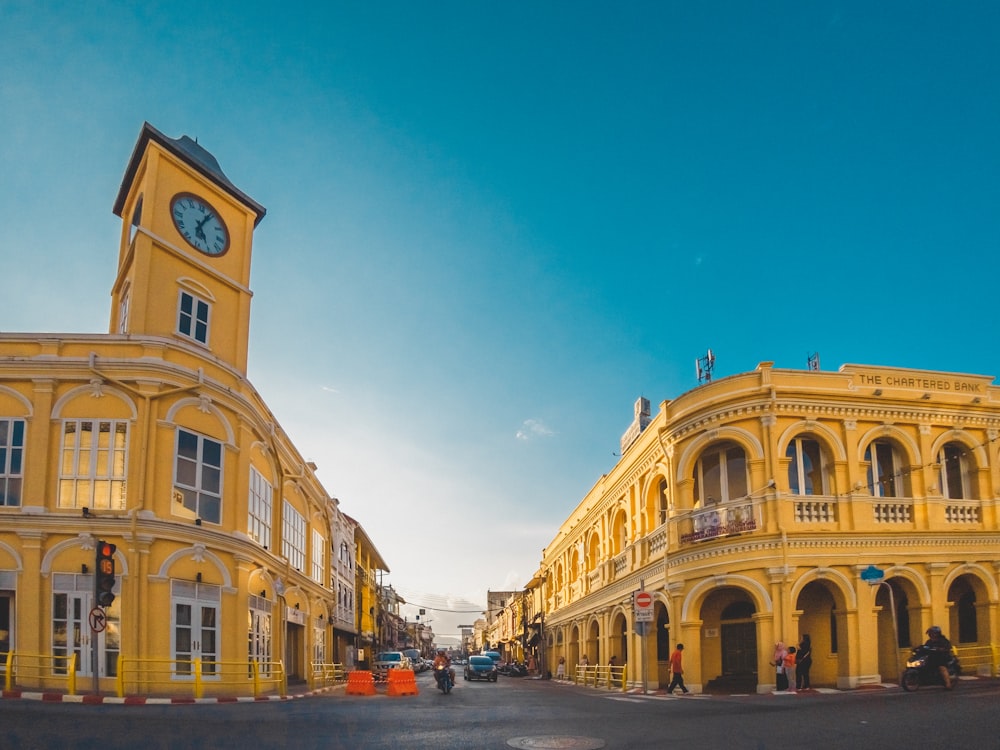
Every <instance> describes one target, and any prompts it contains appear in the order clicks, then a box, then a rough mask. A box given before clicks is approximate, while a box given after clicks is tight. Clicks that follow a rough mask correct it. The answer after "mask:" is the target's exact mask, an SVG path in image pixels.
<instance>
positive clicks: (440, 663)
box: [434, 648, 456, 685]
mask: <svg viewBox="0 0 1000 750" xmlns="http://www.w3.org/2000/svg"><path fill="white" fill-rule="evenodd" d="M438 667H444V668H445V669H447V670H448V677H449V678H450V679H451V684H452V685H454V684H456V683H455V670H454V669H452V668H451V659H449V658H448V654H446V653H445V652H444V649H443V648H439V649H438V652H437V654H436V655H435V657H434V669H437V668H438Z"/></svg>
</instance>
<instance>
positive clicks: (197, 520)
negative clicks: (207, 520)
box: [194, 518, 201, 526]
mask: <svg viewBox="0 0 1000 750" xmlns="http://www.w3.org/2000/svg"><path fill="white" fill-rule="evenodd" d="M194 525H195V526H201V519H200V518H196V519H194Z"/></svg>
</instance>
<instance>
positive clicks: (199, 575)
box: [194, 573, 201, 583]
mask: <svg viewBox="0 0 1000 750" xmlns="http://www.w3.org/2000/svg"><path fill="white" fill-rule="evenodd" d="M194 580H196V581H197V582H198V583H201V573H198V575H196V576H195V577H194Z"/></svg>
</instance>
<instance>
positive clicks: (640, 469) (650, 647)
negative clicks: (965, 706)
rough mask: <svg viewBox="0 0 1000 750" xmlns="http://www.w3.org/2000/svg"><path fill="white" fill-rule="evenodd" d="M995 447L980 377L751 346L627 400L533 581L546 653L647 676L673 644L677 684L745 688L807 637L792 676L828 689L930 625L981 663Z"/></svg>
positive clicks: (761, 683)
mask: <svg viewBox="0 0 1000 750" xmlns="http://www.w3.org/2000/svg"><path fill="white" fill-rule="evenodd" d="M998 449H1000V389H998V388H997V387H996V386H994V385H993V378H992V377H984V376H980V375H967V374H955V373H947V372H929V371H922V370H906V369H899V368H892V367H871V366H860V365H844V366H842V367H841V368H840V369H839V370H838V371H836V372H824V371H819V370H812V369H810V370H785V369H777V368H775V367H773V364H772V363H770V362H763V363H761V364H760V365H759V366H758V367H757V368H756V370H754V371H752V372H747V373H743V374H739V375H734V376H731V377H726V378H722V379H719V380H717V381H715V382H708V383H705V384H703V385H700V386H699V387H697V388H695V389H694V390H692V391H689V392H687V393H684V394H682V395H681V396H679V397H678V398H676V399H674V400H672V401H664V402H663V403H662V404H661V405H660V409H659V412H658V413H657V414H656V415H655V416H651V415H650V410H649V404H648V402H646V401H645V400H644V399H640V400H639V402H637V404H636V409H635V421H634V423H633V425H632V427H630V428H629V430H628V432H627V433H626V434H625V437H624V438H623V440H622V456H621V459H620V461H619V462H618V464H617V465H616V466H615V467H614V468H613V469H612V470H611V471H610V472H609V473H608V474H606V475H604V476H602V477H601V478H600V479H599V480H598V482H597V483H596V485H595V486H594V487H593V489H592V490H591V491H590V492H589V493H588V494H587V495H586V497H584V498H583V500H582V501H581V502H580V503H579V505H578V506H577V507H576V508H575V509H574V510H573V512H572V513H571V514H570V515H569V517H568V518H567V519H566V521H565V522H564V523H563V525H562V528H560V529H559V532H558V533H557V534H556V536H555V538H554V539H553V540H552V542H551V543H550V544H549V545H548V546H547V547H546V549H545V550H544V553H543V558H542V562H541V566H540V568H539V571H538V573H537V575H536V576H535V577H534V579H533V583H532V585H531V588H532V589H536V588H537V589H538V590H539V591H540V598H541V601H542V608H543V613H542V614H543V617H544V637H545V646H546V648H545V654H546V656H545V661H546V663H547V668H548V669H551V670H553V671H554V667H553V665H554V664H555V663H556V662H557V660H558V659H559V657H565V659H566V661H567V664H568V665H569V666H570V668H571V669H572V666H573V665H575V664H577V663H578V662H579V661H580V659H581V657H583V656H584V655H586V656H587V657H588V659H589V661H590V663H591V664H595V663H605V662H606V661H607V659H608V657H609V656H610V655H617V656H618V658H619V661H622V660H624V661H627V662H628V664H629V669H628V678H629V680H630V682H632V683H633V684H635V683H637V682H639V680H641V679H642V678H643V676H644V675H645V676H646V677H647V679H648V681H649V684H650V685H652V686H654V687H655V686H656V685H657V684H659V685H661V686H663V685H665V684H666V681H667V680H668V679H669V678H668V675H667V660H668V658H669V654H670V651H671V649H672V648H673V646H674V644H676V643H677V642H682V643H684V645H685V647H686V650H685V681H686V682H687V685H688V686H689V687H690V688H693V689H694V690H696V691H697V690H705V689H710V688H711V686H713V685H725V684H730V685H736V684H739V685H740V686H742V687H747V688H749V689H753V690H757V691H760V692H764V691H769V690H772V689H774V687H775V682H776V680H775V670H774V668H773V667H772V666H771V665H770V661H771V659H772V658H773V652H774V646H775V643H776V642H778V641H782V642H784V643H786V644H789V645H792V644H796V643H797V642H798V641H799V639H800V638H801V637H802V636H803V635H804V634H809V635H810V636H811V640H812V650H813V657H814V659H813V667H812V680H811V682H812V684H813V685H814V686H829V687H841V688H846V687H854V686H858V685H863V684H866V683H874V682H879V681H883V680H887V681H895V680H896V679H898V673H899V663H900V659H901V658H905V655H906V653H908V648H909V647H910V646H911V645H915V644H917V643H920V642H922V641H923V640H924V637H925V636H924V631H925V630H926V629H927V628H928V627H929V626H930V625H934V624H936V625H940V626H941V627H942V628H943V629H944V631H945V634H946V635H947V636H948V637H949V638H950V639H951V640H952V642H953V643H954V644H955V645H956V646H958V647H959V648H960V649H961V650H962V652H963V653H964V654H965V656H966V660H967V666H968V667H970V668H971V669H986V668H988V662H990V660H991V657H990V655H989V654H990V645H991V644H996V643H998V642H1000V584H998V574H1000V518H998V508H997V498H998V492H1000V457H998ZM640 590H643V591H645V592H648V593H649V594H650V595H651V609H652V613H651V614H652V622H650V623H648V624H646V623H641V622H638V621H637V616H636V607H635V606H634V603H633V596H634V594H635V593H636V592H638V591H640ZM893 608H894V609H893ZM637 633H643V634H642V635H639V634H637ZM643 640H644V641H645V642H643ZM643 653H645V654H646V660H645V663H643V661H642V654H643ZM983 662H986V664H984V663H983Z"/></svg>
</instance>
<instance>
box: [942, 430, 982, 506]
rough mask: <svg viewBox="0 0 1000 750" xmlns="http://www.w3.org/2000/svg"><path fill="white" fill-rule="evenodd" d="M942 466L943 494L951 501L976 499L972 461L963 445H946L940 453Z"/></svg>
mask: <svg viewBox="0 0 1000 750" xmlns="http://www.w3.org/2000/svg"><path fill="white" fill-rule="evenodd" d="M938 463H939V464H940V465H941V492H942V493H943V494H944V496H945V497H947V498H949V499H951V500H962V499H969V500H972V499H975V484H974V483H973V481H972V465H973V464H972V461H971V460H970V456H969V451H968V449H967V448H966V447H965V446H964V445H962V444H961V443H945V444H944V446H942V448H941V451H940V452H939V453H938Z"/></svg>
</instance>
